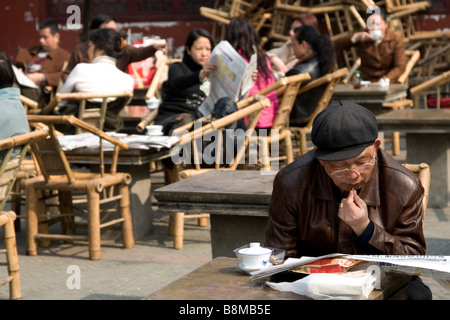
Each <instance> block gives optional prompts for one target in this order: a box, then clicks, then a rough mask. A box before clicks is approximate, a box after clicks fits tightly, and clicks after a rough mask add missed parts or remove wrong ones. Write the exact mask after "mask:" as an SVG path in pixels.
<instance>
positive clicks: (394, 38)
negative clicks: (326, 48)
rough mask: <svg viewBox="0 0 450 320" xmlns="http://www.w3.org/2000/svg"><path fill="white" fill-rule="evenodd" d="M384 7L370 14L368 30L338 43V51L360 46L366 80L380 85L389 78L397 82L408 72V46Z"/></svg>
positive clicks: (362, 68) (350, 35)
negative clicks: (391, 25)
mask: <svg viewBox="0 0 450 320" xmlns="http://www.w3.org/2000/svg"><path fill="white" fill-rule="evenodd" d="M387 19H388V18H387V15H386V13H385V11H384V10H383V9H382V8H379V11H378V12H376V13H374V14H370V15H367V26H368V27H367V29H366V30H363V31H359V32H355V33H353V34H348V35H346V36H343V37H339V38H337V39H336V40H335V41H334V46H335V49H336V52H341V51H343V50H346V49H349V48H351V47H356V48H357V49H358V54H359V56H360V58H361V66H360V70H361V77H362V78H363V80H367V81H371V82H378V81H379V80H380V79H389V81H390V83H395V82H396V81H397V79H398V77H399V76H400V75H401V74H402V73H403V72H404V71H405V67H406V56H405V45H404V43H403V38H402V36H401V35H400V34H398V33H396V32H395V31H394V30H393V29H390V28H389V24H388V20H387Z"/></svg>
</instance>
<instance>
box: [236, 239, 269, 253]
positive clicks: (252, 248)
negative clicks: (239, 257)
mask: <svg viewBox="0 0 450 320" xmlns="http://www.w3.org/2000/svg"><path fill="white" fill-rule="evenodd" d="M270 251H272V250H271V249H268V248H263V247H261V245H260V243H259V242H251V243H250V245H249V247H248V248H243V249H241V250H239V253H240V254H267V253H269V252H270Z"/></svg>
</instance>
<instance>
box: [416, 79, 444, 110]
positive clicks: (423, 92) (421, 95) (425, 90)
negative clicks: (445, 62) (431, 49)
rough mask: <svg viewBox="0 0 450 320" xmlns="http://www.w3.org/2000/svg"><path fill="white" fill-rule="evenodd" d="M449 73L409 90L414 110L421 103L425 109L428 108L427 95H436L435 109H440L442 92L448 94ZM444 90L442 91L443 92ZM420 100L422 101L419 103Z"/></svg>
mask: <svg viewBox="0 0 450 320" xmlns="http://www.w3.org/2000/svg"><path fill="white" fill-rule="evenodd" d="M449 87H450V71H447V72H444V73H443V74H441V75H439V76H437V77H434V78H432V79H430V80H427V81H425V82H423V83H421V84H419V85H417V86H414V87H413V88H411V89H410V93H411V96H412V99H413V105H414V107H415V108H419V107H420V106H421V103H422V104H423V106H424V107H425V108H428V107H429V106H428V99H427V96H428V94H435V95H436V108H438V109H439V108H441V97H442V93H441V92H442V91H444V92H450V90H449V89H450V88H449ZM443 89H444V90H443ZM421 100H422V101H421Z"/></svg>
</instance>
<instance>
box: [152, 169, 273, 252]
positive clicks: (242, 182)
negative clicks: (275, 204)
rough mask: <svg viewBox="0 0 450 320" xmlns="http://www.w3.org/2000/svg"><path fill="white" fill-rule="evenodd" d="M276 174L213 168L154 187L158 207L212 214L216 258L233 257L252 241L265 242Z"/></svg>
mask: <svg viewBox="0 0 450 320" xmlns="http://www.w3.org/2000/svg"><path fill="white" fill-rule="evenodd" d="M273 178H274V174H273V173H271V174H267V173H265V174H264V173H263V172H260V171H257V170H254V171H250V170H248V171H247V170H236V171H227V170H212V171H207V172H205V173H202V174H200V175H197V176H194V177H191V178H189V179H186V180H182V181H178V182H176V183H172V184H170V185H167V186H164V187H162V188H159V189H157V190H155V192H154V196H155V198H156V199H157V200H158V209H159V210H161V211H166V212H180V211H181V212H185V213H209V214H210V223H211V247H212V256H213V257H219V256H224V257H233V256H234V253H233V250H234V249H236V248H239V247H241V246H243V245H245V244H248V243H250V242H260V243H264V242H265V233H266V225H267V219H268V210H269V203H270V199H271V196H272V183H273Z"/></svg>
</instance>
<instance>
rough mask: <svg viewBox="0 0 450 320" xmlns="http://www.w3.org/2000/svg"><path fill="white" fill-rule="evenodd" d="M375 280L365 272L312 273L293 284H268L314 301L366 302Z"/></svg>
mask: <svg viewBox="0 0 450 320" xmlns="http://www.w3.org/2000/svg"><path fill="white" fill-rule="evenodd" d="M375 280H376V278H375V277H374V276H373V275H372V274H371V273H367V272H362V271H356V272H347V273H343V274H335V273H313V274H310V275H308V276H306V277H305V278H303V279H300V280H297V281H294V282H280V283H275V282H269V281H267V282H266V283H267V285H269V286H270V287H271V288H273V289H275V290H279V291H291V292H294V293H297V294H301V295H304V296H307V297H310V298H312V299H315V300H366V299H367V298H368V297H369V294H370V293H371V292H372V290H373V289H374V283H375Z"/></svg>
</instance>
